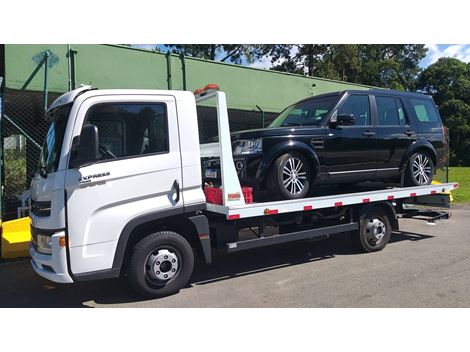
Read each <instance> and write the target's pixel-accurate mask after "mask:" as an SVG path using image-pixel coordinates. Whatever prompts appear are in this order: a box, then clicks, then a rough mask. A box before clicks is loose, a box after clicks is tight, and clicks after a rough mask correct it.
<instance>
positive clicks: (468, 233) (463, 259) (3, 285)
mask: <svg viewBox="0 0 470 352" xmlns="http://www.w3.org/2000/svg"><path fill="white" fill-rule="evenodd" d="M0 307H470V205H466V206H457V207H455V208H454V209H452V217H451V218H450V219H449V220H443V221H440V222H437V224H436V225H434V226H431V225H428V224H426V222H424V221H417V220H401V228H400V231H399V232H396V233H394V234H393V235H392V238H391V241H390V243H389V244H388V246H387V247H386V248H385V249H384V250H383V251H382V252H378V253H370V254H362V253H358V252H357V251H355V250H354V249H353V248H352V246H351V242H350V239H349V237H348V236H344V235H339V236H335V237H333V238H329V239H326V240H322V241H309V242H298V243H291V244H287V245H280V246H274V247H269V248H263V249H256V250H251V251H246V252H242V253H236V254H231V255H224V254H221V253H218V254H217V255H216V257H215V263H214V265H212V266H205V265H203V264H201V263H198V264H197V266H196V268H195V271H194V273H193V276H192V279H191V281H190V283H189V284H188V285H187V287H185V288H184V289H182V290H181V291H180V292H179V293H178V294H176V295H173V296H169V297H165V298H161V299H155V300H142V299H141V298H139V297H138V296H137V295H136V294H134V293H133V291H132V290H131V289H130V288H129V287H128V286H127V283H126V281H125V280H105V281H92V282H84V283H79V284H72V285H61V284H55V283H52V282H49V281H47V280H45V279H42V278H41V277H39V276H37V275H36V274H35V273H34V272H33V270H32V269H31V266H30V263H29V261H28V260H26V259H19V260H12V261H0Z"/></svg>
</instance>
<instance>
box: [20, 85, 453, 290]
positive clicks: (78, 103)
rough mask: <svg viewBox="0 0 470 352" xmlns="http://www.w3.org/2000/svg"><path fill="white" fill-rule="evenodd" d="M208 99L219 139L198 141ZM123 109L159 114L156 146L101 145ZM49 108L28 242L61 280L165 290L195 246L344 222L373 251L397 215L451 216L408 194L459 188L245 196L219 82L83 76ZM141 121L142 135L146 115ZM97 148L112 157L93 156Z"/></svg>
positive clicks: (188, 266) (441, 193)
mask: <svg viewBox="0 0 470 352" xmlns="http://www.w3.org/2000/svg"><path fill="white" fill-rule="evenodd" d="M208 99H215V103H216V107H217V121H218V137H219V139H218V140H219V142H217V143H210V144H199V134H198V122H197V112H196V104H197V103H201V102H202V101H205V100H208ZM99 109H101V110H99ZM119 109H121V110H119ZM122 109H127V110H126V111H127V112H128V113H130V114H137V115H133V116H134V117H135V118H136V119H137V118H141V117H138V116H143V115H138V114H143V112H142V111H147V112H148V111H149V110H152V109H153V110H152V111H154V114H153V118H155V119H163V120H162V121H163V123H160V124H159V132H158V133H159V134H158V135H159V136H160V137H159V138H163V139H164V141H165V143H163V144H161V143H160V145H161V146H162V147H161V148H162V149H161V150H154V152H152V151H151V152H150V153H147V154H146V153H143V152H140V153H139V152H134V154H135V155H129V154H123V155H115V153H114V154H113V153H112V152H111V154H110V152H109V151H106V148H105V147H103V146H102V142H103V141H102V140H99V137H98V135H99V133H98V129H100V128H103V126H104V125H105V123H103V120H106V118H103V116H105V115H103V114H106V111H107V112H108V113H109V112H110V111H111V112H112V111H114V112H115V111H122ZM97 111H101V115H99V114H98V118H97V120H96V122H93V121H92V119H93V116H95V115H97V114H96V112H97ZM138 111H140V112H138ZM47 115H48V116H49V117H50V118H51V119H52V125H51V129H50V130H49V133H48V136H47V137H46V141H45V143H44V147H43V152H42V153H43V154H42V161H43V163H42V164H40V167H39V171H40V172H38V174H37V175H35V177H34V179H33V181H32V187H31V211H30V217H31V232H32V241H31V245H30V248H29V251H30V255H31V258H32V260H31V262H32V266H33V268H34V270H35V271H36V272H37V273H38V274H39V275H41V276H43V277H45V278H47V279H49V280H52V281H55V282H60V283H72V282H78V281H84V280H93V279H106V278H117V277H122V276H124V277H127V279H128V281H129V283H130V285H131V286H132V287H133V288H134V289H135V290H136V291H138V292H139V293H140V294H142V295H143V296H147V297H161V296H165V295H169V294H173V293H176V292H178V291H179V290H180V289H181V288H182V287H184V286H185V285H186V284H187V282H188V281H189V279H190V277H191V273H192V271H193V266H194V254H196V255H199V256H200V257H201V258H202V259H203V260H204V261H205V263H207V264H210V263H211V262H212V252H213V250H214V249H224V250H225V251H226V252H228V253H231V252H236V251H242V250H247V249H251V248H256V247H263V246H270V245H279V244H283V243H288V242H292V241H299V240H307V239H312V238H316V237H325V236H326V237H327V236H329V235H331V234H340V233H344V234H350V235H351V237H352V239H353V242H354V243H355V244H356V245H357V246H358V247H359V249H360V250H362V251H364V252H374V251H380V250H382V249H383V248H384V247H385V246H386V245H387V243H388V241H389V239H390V235H391V232H392V230H397V229H398V220H399V219H400V218H402V217H407V218H421V219H425V220H428V221H430V222H434V221H436V220H439V219H445V218H447V217H449V215H450V214H449V213H447V212H436V211H422V210H419V208H418V209H417V208H413V209H411V208H410V207H409V206H408V205H410V204H426V205H435V206H441V207H449V192H450V191H451V190H453V189H455V188H457V187H458V183H445V184H432V185H427V186H419V187H406V188H405V187H395V188H386V189H379V190H372V191H361V192H355V193H341V194H328V195H324V196H319V197H310V198H305V199H299V200H285V201H273V202H257V203H247V202H245V199H244V195H243V191H242V187H241V185H240V182H239V179H238V175H237V172H236V169H235V166H234V161H233V157H232V146H231V140H230V129H229V119H228V112H227V102H226V96H225V94H224V93H223V92H221V91H219V90H218V87H217V86H215V85H208V86H206V87H205V88H204V89H200V90H197V91H196V92H194V94H193V93H191V92H182V91H161V90H96V89H91V87H89V86H84V87H81V88H79V89H76V90H74V91H71V92H68V93H66V94H64V95H62V96H61V97H59V98H58V99H57V100H56V101H55V102H54V103H53V104H52V105H51V107H50V108H49V111H48V113H47ZM100 116H101V117H100ZM100 121H101V122H100ZM139 121H140V120H139ZM160 122H161V121H160ZM128 123H129V120H125V119H124V118H123V121H122V126H123V129H124V130H126V129H129V130H130V129H132V125H128ZM139 123H140V122H138V121H137V120H135V121H133V122H132V121H131V124H134V127H135V125H138V124H139ZM97 126H98V127H97ZM142 126H147V127H145V128H147V130H146V131H147V132H145V133H147V135H146V138H150V135H151V133H150V127H148V126H150V125H142ZM143 130H144V129H141V131H143ZM123 135H124V134H123ZM136 138H137V137H136ZM103 143H104V142H103ZM128 143H129V144H130V143H131V141H129V142H128ZM150 144H151V142H150ZM103 148H105V149H103ZM104 153H107V154H110V155H111V156H109V157H108V158H105V159H103V158H100V157H99V156H100V155H103V154H104ZM203 157H219V158H220V164H221V170H220V172H221V187H220V188H221V193H222V202H221V204H213V203H208V202H207V201H206V197H205V195H204V190H203V181H202V176H201V158H203ZM250 231H251V232H250ZM246 233H249V234H251V236H248V238H247V237H246ZM241 234H243V235H241Z"/></svg>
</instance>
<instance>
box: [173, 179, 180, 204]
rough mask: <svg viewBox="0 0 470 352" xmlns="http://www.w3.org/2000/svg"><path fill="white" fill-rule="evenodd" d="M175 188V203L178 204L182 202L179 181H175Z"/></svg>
mask: <svg viewBox="0 0 470 352" xmlns="http://www.w3.org/2000/svg"><path fill="white" fill-rule="evenodd" d="M173 188H174V189H175V192H176V199H175V203H178V202H179V201H180V184H179V182H178V180H175V182H173Z"/></svg>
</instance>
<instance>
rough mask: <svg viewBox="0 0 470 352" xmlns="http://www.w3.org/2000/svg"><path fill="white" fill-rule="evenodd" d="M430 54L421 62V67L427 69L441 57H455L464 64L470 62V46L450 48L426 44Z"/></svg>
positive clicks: (457, 45)
mask: <svg viewBox="0 0 470 352" xmlns="http://www.w3.org/2000/svg"><path fill="white" fill-rule="evenodd" d="M426 47H427V48H428V54H427V55H426V57H425V58H424V59H423V60H422V61H421V66H423V67H427V66H429V65H431V64H433V63H435V62H436V61H437V60H438V59H439V58H441V57H455V58H457V59H459V60H462V61H464V62H470V44H453V45H449V46H447V47H446V46H444V45H436V44H426Z"/></svg>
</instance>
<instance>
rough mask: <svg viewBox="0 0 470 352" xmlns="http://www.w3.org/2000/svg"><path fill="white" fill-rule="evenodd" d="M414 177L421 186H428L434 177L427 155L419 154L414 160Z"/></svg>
mask: <svg viewBox="0 0 470 352" xmlns="http://www.w3.org/2000/svg"><path fill="white" fill-rule="evenodd" d="M412 171H413V177H414V179H415V180H416V182H417V183H419V184H427V183H428V182H429V180H430V178H431V177H432V175H431V173H432V169H431V161H430V160H429V158H428V157H427V156H426V155H422V154H418V155H417V156H416V158H415V159H414V160H413V168H412Z"/></svg>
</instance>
